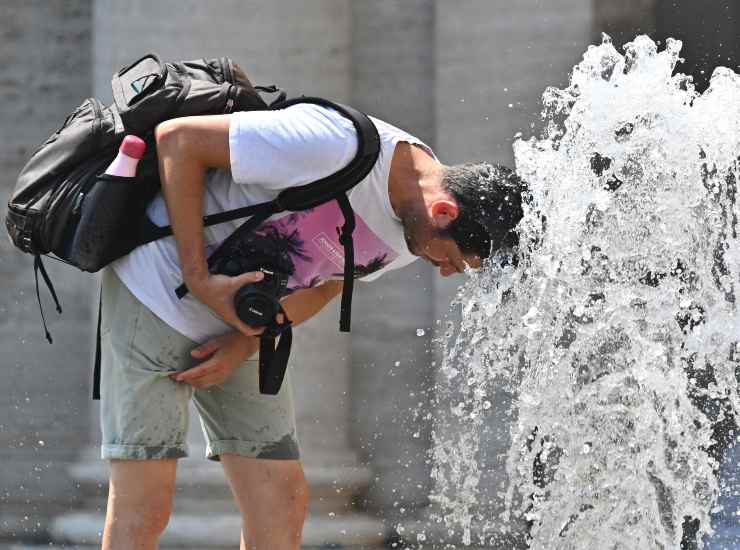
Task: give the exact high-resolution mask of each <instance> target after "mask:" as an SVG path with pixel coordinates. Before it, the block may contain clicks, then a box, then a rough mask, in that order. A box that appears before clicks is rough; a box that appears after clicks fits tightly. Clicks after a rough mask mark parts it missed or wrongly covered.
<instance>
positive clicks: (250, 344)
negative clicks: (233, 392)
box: [170, 332, 260, 388]
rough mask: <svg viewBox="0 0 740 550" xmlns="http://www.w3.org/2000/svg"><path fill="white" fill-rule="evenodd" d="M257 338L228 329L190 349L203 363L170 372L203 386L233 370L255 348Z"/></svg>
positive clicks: (183, 380)
mask: <svg viewBox="0 0 740 550" xmlns="http://www.w3.org/2000/svg"><path fill="white" fill-rule="evenodd" d="M259 346H260V344H259V338H256V337H254V336H244V335H243V334H241V333H239V332H229V333H227V334H223V335H221V336H217V337H216V338H213V339H212V340H209V341H208V342H206V343H205V344H203V345H201V346H198V347H197V348H195V349H193V350H192V351H191V352H190V354H191V355H192V356H193V357H195V358H196V359H204V361H203V363H201V364H200V365H198V366H197V367H193V368H191V369H188V370H186V371H183V372H180V373H177V374H173V375H171V376H170V378H172V379H173V380H176V381H178V382H184V383H186V384H190V385H191V386H193V387H195V388H207V387H209V386H214V385H218V384H222V383H223V382H225V381H226V380H227V379H228V378H229V377H230V376H231V374H232V373H233V372H234V370H235V369H236V368H237V367H239V365H241V364H242V363H243V362H244V361H245V360H246V359H247V358H249V357H250V356H252V355H253V354H254V353H255V352H256V351H257V350H258V349H259Z"/></svg>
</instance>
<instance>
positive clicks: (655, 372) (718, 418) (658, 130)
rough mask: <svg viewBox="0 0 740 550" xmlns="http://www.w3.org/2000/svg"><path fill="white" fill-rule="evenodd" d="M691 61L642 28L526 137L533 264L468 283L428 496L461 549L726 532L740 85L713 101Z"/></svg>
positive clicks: (603, 56) (503, 265)
mask: <svg viewBox="0 0 740 550" xmlns="http://www.w3.org/2000/svg"><path fill="white" fill-rule="evenodd" d="M680 50H681V42H680V41H678V40H672V39H669V40H667V41H666V43H665V46H664V48H663V49H660V48H659V47H658V45H656V43H654V42H653V41H652V40H650V39H649V38H648V37H646V36H639V37H637V38H636V39H635V40H634V42H632V43H630V44H627V45H626V46H625V53H624V55H622V54H620V53H619V52H618V51H617V50H616V49H615V48H614V47H613V45H612V43H611V41H610V40H609V38H608V37H606V36H605V37H604V40H603V42H602V44H601V45H599V46H591V47H589V49H588V51H586V53H585V54H584V56H583V60H582V61H581V62H580V63H579V64H578V65H577V66H576V67H575V68H574V70H573V73H572V76H571V80H570V85H569V86H568V87H567V88H565V89H555V88H548V89H547V90H546V91H545V93H544V95H543V104H544V111H543V117H544V120H545V123H546V125H545V130H544V132H543V135H542V136H541V137H540V138H539V139H536V138H530V139H521V138H520V139H518V140H517V141H516V142H515V144H514V153H515V158H516V169H517V173H518V174H519V175H520V176H521V177H522V178H523V179H524V180H525V181H527V182H528V184H529V188H530V192H531V201H530V202H529V204H528V205H526V210H525V216H524V218H523V220H522V222H521V224H520V226H519V233H520V240H521V244H520V249H519V251H518V265H516V267H515V266H514V265H512V263H511V262H510V261H506V259H505V257H503V256H497V257H496V258H493V259H492V260H491V261H489V263H488V265H487V266H486V268H485V269H484V270H482V271H480V272H479V273H477V274H473V275H471V277H470V278H469V280H468V281H467V283H466V285H465V286H464V287H463V288H462V290H461V291H460V294H459V296H458V298H457V301H456V302H457V304H458V306H459V307H461V308H462V310H463V315H462V318H463V320H464V321H463V324H462V327H461V328H460V331H459V334H458V335H457V337H456V338H454V339H453V340H452V341H451V342H450V343H449V344H448V345H447V347H446V349H445V354H444V360H443V365H442V367H441V372H442V375H443V378H444V380H445V382H444V383H443V384H441V391H442V393H443V394H444V392H445V391H447V392H449V393H450V395H453V394H454V395H455V396H457V397H456V398H455V399H453V403H452V405H451V407H449V410H447V411H446V413H445V414H442V415H441V416H440V423H439V425H438V426H437V427H436V429H435V432H434V448H433V450H432V458H433V460H434V471H433V474H434V477H435V480H436V490H435V493H434V495H432V499H433V501H434V502H435V503H436V504H437V506H438V508H439V510H440V512H439V514H438V517H437V519H438V521H440V522H443V523H444V524H445V525H446V526H447V528H449V529H450V532H453V531H454V532H457V533H459V534H460V535H461V537H462V542H463V543H464V544H481V545H485V544H488V543H489V542H490V541H491V540H493V539H495V537H496V536H497V535H498V534H501V533H504V532H506V531H507V530H511V529H514V528H515V527H517V526H518V527H520V528H521V526H522V525H523V526H524V527H523V528H524V530H525V531H526V536H527V538H528V544H529V546H530V547H531V548H543V549H544V548H547V549H554V548H558V549H561V548H562V549H566V548H568V549H570V548H572V549H582V548H610V549H634V548H665V549H668V548H678V547H679V545H680V544H681V541H682V539H683V542H684V544H694V545H695V546H694V547H701V546H700V545H701V538H702V537H703V536H704V535H706V534H708V533H710V532H711V527H710V513H711V512H712V509H713V507H714V506H715V505H716V501H717V496H718V492H719V484H718V483H719V482H718V477H717V471H718V468H719V463H720V461H721V459H722V455H723V451H724V449H725V448H726V447H728V446H730V445H733V444H734V443H735V441H736V437H737V436H736V425H737V417H738V411H740V399H739V393H738V379H739V378H740V343H739V341H740V310H739V309H738V303H737V299H738V296H737V294H738V291H740V239H739V238H738V215H739V214H740V206H738V181H739V180H738V178H739V177H740V76H738V75H737V74H735V73H734V72H732V71H731V70H729V69H726V68H717V69H716V70H715V71H714V73H713V76H712V79H711V84H710V87H709V89H707V91H706V92H704V93H703V94H698V93H697V92H696V91H695V89H694V87H693V84H692V81H691V78H690V77H687V76H685V75H682V74H680V73H676V72H675V68H676V65H677V63H679V61H680V58H679V53H680ZM497 387H498V388H505V389H507V390H509V391H511V392H512V394H513V396H514V399H513V404H512V412H513V414H514V416H515V417H516V421H515V422H514V423H513V425H512V428H511V447H510V450H509V452H508V455H507V457H506V469H507V472H508V476H509V480H508V487H507V488H506V489H505V490H504V491H503V492H502V493H501V494H500V498H501V499H503V500H505V502H506V507H505V512H504V513H503V514H501V515H496V516H490V515H489V514H488V513H487V507H486V506H484V505H483V503H481V502H480V496H481V495H480V491H479V481H480V479H481V476H482V475H483V473H484V472H482V468H481V465H480V464H479V452H480V449H479V440H480V437H481V433H482V431H483V430H485V429H486V422H487V421H488V418H487V411H489V410H490V408H491V403H490V397H489V396H490V394H491V393H492V391H493V389H494V388H497ZM488 416H490V415H488ZM450 426H453V427H452V428H451V427H450ZM689 547H691V546H689Z"/></svg>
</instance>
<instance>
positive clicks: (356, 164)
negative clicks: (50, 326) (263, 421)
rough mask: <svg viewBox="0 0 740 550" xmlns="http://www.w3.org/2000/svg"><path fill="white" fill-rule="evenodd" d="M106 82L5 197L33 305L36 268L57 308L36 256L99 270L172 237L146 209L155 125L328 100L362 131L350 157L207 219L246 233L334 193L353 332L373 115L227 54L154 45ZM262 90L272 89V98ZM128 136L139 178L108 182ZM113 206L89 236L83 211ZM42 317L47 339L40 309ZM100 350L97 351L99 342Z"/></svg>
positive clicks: (154, 186) (343, 325) (153, 186)
mask: <svg viewBox="0 0 740 550" xmlns="http://www.w3.org/2000/svg"><path fill="white" fill-rule="evenodd" d="M111 84H112V88H113V98H114V102H113V103H112V104H111V105H108V106H105V105H103V104H102V103H101V102H100V101H99V100H98V99H96V98H89V99H86V100H85V101H84V102H83V103H82V104H81V105H80V106H79V107H78V108H77V109H75V110H74V111H73V112H72V113H71V114H70V115H69V116H68V117H67V118H66V119H65V120H64V122H63V124H62V126H61V127H60V128H59V130H57V131H56V132H54V134H52V135H51V137H49V138H48V139H47V140H46V141H45V142H44V143H43V144H42V145H41V146H40V147H39V148H38V149H37V150H36V152H35V153H34V154H33V155H32V156H31V158H30V159H29V161H28V162H27V164H26V165H25V166H24V168H23V169H22V170H21V173H20V175H19V176H18V181H17V184H16V187H15V189H14V191H13V193H12V194H11V196H10V200H9V202H8V211H7V217H6V220H5V225H6V228H7V230H8V234H9V235H10V238H11V240H12V241H13V243H14V244H15V245H16V246H17V247H18V248H19V249H21V250H22V251H24V252H27V253H29V254H32V255H33V256H34V272H35V277H36V294H37V298H38V299H39V307H41V300H40V296H39V290H38V273H39V271H40V272H41V275H42V277H43V278H44V281H45V282H46V284H47V286H48V288H49V291H50V292H51V294H52V297H53V298H54V301H55V304H56V307H57V311H58V312H59V313H61V311H62V310H61V307H60V304H59V301H58V299H57V296H56V293H55V291H54V287H53V285H52V283H51V280H50V279H49V277H48V274H47V272H46V270H45V268H44V265H43V263H42V261H41V256H42V255H50V256H51V257H54V258H56V259H59V260H61V261H63V262H65V263H69V264H70V265H73V266H75V267H77V268H79V269H82V270H84V271H89V272H96V271H98V270H100V269H102V268H103V267H105V266H106V265H108V264H109V263H111V262H112V261H114V260H116V259H118V258H120V257H122V256H124V255H126V254H128V253H129V252H131V251H132V250H133V249H134V248H136V247H137V246H140V245H142V244H145V243H148V242H151V241H154V240H156V239H160V238H162V237H166V236H169V235H172V229H171V228H170V227H169V226H167V227H158V226H156V225H154V224H153V223H151V221H149V218H148V217H147V216H146V207H147V205H148V204H149V202H150V201H151V200H152V199H153V198H154V196H155V195H156V194H157V192H158V191H159V188H160V182H159V170H158V162H157V156H156V147H155V143H154V128H155V127H156V125H157V124H159V123H160V122H162V121H164V120H168V119H172V118H177V117H183V116H192V115H206V114H224V113H231V112H236V111H251V110H266V109H283V108H285V107H288V106H290V105H294V104H296V103H314V104H318V105H322V106H325V107H329V108H332V109H334V110H336V111H337V112H339V113H340V114H341V115H343V116H345V117H347V118H348V119H349V120H351V121H352V123H353V125H354V127H355V130H356V132H357V137H358V150H357V154H356V155H355V158H354V159H353V160H352V161H351V162H350V163H349V164H348V165H347V166H346V167H344V168H343V169H341V170H339V171H338V172H336V173H335V174H332V175H331V176H329V177H327V178H324V179H322V180H319V181H316V182H312V183H309V184H306V185H303V186H300V187H294V188H291V189H287V190H284V191H283V192H281V193H280V195H279V196H278V197H277V198H276V199H275V200H273V201H270V202H268V203H263V204H259V205H254V206H249V207H245V208H239V209H235V210H230V211H226V212H221V213H217V214H213V215H210V216H205V217H204V218H203V223H204V225H206V226H208V225H215V224H218V223H223V222H226V221H232V220H236V219H240V218H248V219H247V221H246V222H244V223H243V224H242V226H240V227H239V228H238V229H237V231H236V232H235V234H234V235H237V234H243V233H244V232H249V231H252V230H253V229H255V228H256V227H257V226H258V225H259V224H260V223H262V222H263V221H264V220H266V219H267V218H268V217H269V216H271V215H273V214H276V213H279V212H283V211H300V210H305V209H308V208H313V207H315V206H318V205H320V204H323V203H325V202H329V201H331V200H336V201H337V202H338V204H339V206H340V208H341V210H342V213H343V215H344V218H345V224H344V226H343V227H342V229H341V236H340V242H341V243H342V245H343V247H344V251H345V266H344V289H343V292H342V304H341V318H340V330H341V331H343V332H347V331H349V328H350V316H351V304H352V290H353V281H354V248H353V243H352V231H353V230H354V215H353V212H352V209H351V207H350V205H349V200H348V198H347V195H346V193H347V191H349V190H350V189H351V188H352V187H354V186H355V185H357V184H358V183H359V182H360V181H362V180H363V179H364V178H365V176H366V175H367V174H368V173H369V172H370V170H371V169H372V167H373V166H374V164H375V161H376V160H377V158H378V155H379V152H380V138H379V136H378V132H377V129H376V128H375V126H374V125H373V123H372V121H370V119H369V118H368V117H367V116H366V115H364V114H363V113H361V112H359V111H357V110H355V109H353V108H351V107H348V106H345V105H341V104H338V103H334V102H332V101H329V100H326V99H322V98H314V97H299V98H296V99H292V100H286V99H285V97H286V94H285V93H284V92H282V91H281V90H279V89H278V88H276V87H275V86H268V87H260V86H256V87H255V86H253V85H252V83H251V82H250V81H249V79H248V78H247V76H246V74H245V73H244V72H243V71H242V70H241V68H240V67H239V66H238V65H236V64H235V63H234V62H233V61H232V60H231V59H229V58H218V59H198V60H194V61H183V62H178V63H165V62H163V61H162V60H161V59H160V58H159V56H157V55H156V54H153V53H150V54H147V55H145V56H144V57H142V58H141V59H138V60H137V61H135V62H134V63H132V64H131V65H129V66H127V67H124V68H123V69H121V70H120V71H118V72H117V73H116V74H115V75H114V76H113V79H112V82H111ZM260 93H262V94H276V95H277V97H276V99H274V100H273V101H272V102H271V103H269V104H268V103H267V102H266V101H265V100H264V99H263V98H262V96H261V95H260ZM127 134H135V135H138V136H139V137H141V138H143V139H144V140H145V141H146V142H147V145H148V147H147V152H146V154H145V156H144V157H143V158H142V159H141V161H140V162H139V165H138V168H137V176H136V184H135V185H125V186H122V185H113V184H112V182H110V181H109V180H107V179H106V178H101V177H99V176H100V174H101V173H102V172H103V171H104V170H105V168H106V167H107V166H108V165H109V164H110V163H111V162H112V161H113V159H114V158H115V156H116V154H117V151H118V147H119V145H120V143H121V141H122V140H123V138H124V137H125V135H127ZM111 206H114V208H113V210H115V212H116V216H114V218H118V219H119V220H120V221H117V222H116V223H114V224H112V225H111V226H110V227H108V228H107V230H106V231H107V233H106V235H105V236H104V238H100V237H99V236H96V237H95V238H94V239H93V238H90V237H89V236H88V231H87V229H88V228H87V227H86V224H85V219H86V216H85V212H93V213H94V212H96V211H99V210H100V209H104V211H105V212H106V213H107V212H108V209H109V208H110V207H111ZM234 235H232V237H233V236H234ZM230 238H231V237H230ZM79 243H83V244H82V245H80V244H79ZM218 253H219V250H216V251H215V252H214V256H213V257H212V258H209V265H210V264H211V260H212V259H213V258H214V257H217V255H218ZM183 292H184V290H183V289H182V288H181V289H178V295H181V294H182V293H183ZM41 315H42V320H43V322H44V328H45V331H46V337H47V340H48V341H49V342H50V343H51V336H50V334H49V332H48V330H46V322H45V320H44V318H43V310H42V313H41ZM96 355H98V356H99V350H98V353H97V354H96ZM98 362H99V357H97V358H96V363H98Z"/></svg>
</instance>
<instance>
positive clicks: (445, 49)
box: [0, 0, 738, 541]
mask: <svg viewBox="0 0 740 550" xmlns="http://www.w3.org/2000/svg"><path fill="white" fill-rule="evenodd" d="M678 4H681V2H676V1H673V2H668V1H667V0H666V1H665V2H664V1H663V0H625V1H624V2H612V1H610V0H554V1H553V0H519V1H517V2H510V1H507V0H469V1H467V2H464V3H463V2H449V1H444V0H404V1H403V2H400V1H398V0H313V1H312V2H291V1H290V0H271V1H269V2H265V1H258V0H219V1H218V2H205V1H203V0H199V1H195V0H178V1H176V0H158V1H157V2H150V1H147V0H0V52H1V53H0V59H2V60H3V61H5V63H4V65H3V70H2V73H0V74H1V76H0V136H1V137H2V139H0V199H2V204H3V205H4V204H5V202H6V198H7V193H8V192H9V191H10V190H11V189H12V187H13V186H14V183H15V177H16V175H17V173H18V171H19V170H20V168H21V166H22V165H23V162H24V160H25V159H26V158H27V157H28V156H29V154H30V153H31V152H32V151H33V149H34V148H35V147H36V146H37V145H38V144H39V143H40V142H41V141H42V140H43V139H45V138H46V136H47V135H48V134H50V133H51V132H52V131H53V130H54V129H55V128H56V127H58V125H59V124H61V121H62V120H63V118H64V116H66V114H67V113H68V112H70V111H71V110H72V109H73V108H74V107H75V106H76V105H77V104H79V103H80V102H81V100H82V99H83V98H85V97H87V96H90V95H95V96H98V97H100V98H101V99H103V100H104V101H108V100H110V86H109V80H110V76H111V74H112V73H113V72H114V71H115V70H116V69H117V68H119V67H120V66H122V65H123V64H125V63H127V62H130V61H132V60H133V59H135V58H136V57H138V56H139V55H141V54H143V53H144V52H146V51H148V50H155V51H157V52H159V53H160V54H161V55H162V56H163V57H165V58H170V59H186V58H192V57H200V56H220V55H228V56H230V57H233V58H235V59H236V60H238V61H240V62H241V63H242V64H243V65H244V67H245V68H246V69H247V71H248V72H249V74H250V76H251V77H252V79H253V81H254V82H256V83H265V84H270V83H276V84H278V85H280V86H282V87H284V88H285V89H287V90H288V91H289V92H291V93H295V94H298V93H306V94H315V95H324V96H327V97H330V98H334V99H336V100H339V101H346V102H349V103H351V104H354V105H356V106H357V107H359V108H361V109H364V110H366V111H367V112H369V113H370V114H373V115H375V116H378V117H379V118H382V119H386V120H388V121H389V122H391V123H394V124H396V125H398V126H400V127H403V128H405V129H408V130H409V131H411V132H412V133H415V134H416V135H417V136H419V137H420V138H421V139H423V140H425V141H426V142H427V143H429V145H431V146H432V147H433V148H435V151H436V152H437V154H438V155H439V157H440V160H442V161H443V162H446V163H455V162H463V161H470V160H489V161H496V162H504V163H511V162H512V152H511V143H512V141H513V138H514V135H515V134H516V133H517V132H522V133H523V134H524V135H525V136H526V135H530V134H531V133H533V132H536V131H537V124H538V122H539V99H540V95H541V93H542V91H543V90H544V88H545V87H546V86H548V85H557V86H562V85H564V84H566V82H567V75H568V72H569V71H570V69H571V68H572V66H573V65H574V64H575V63H577V62H578V60H579V59H580V54H581V53H582V52H583V51H584V49H585V47H586V46H587V44H588V43H589V42H593V41H598V39H599V36H600V33H601V31H603V30H606V31H607V32H611V33H612V34H613V36H614V38H615V41H618V42H620V43H622V42H624V41H626V40H628V39H631V38H632V37H633V36H634V35H635V34H636V33H638V32H656V29H657V32H658V34H660V33H662V32H663V29H672V28H674V27H675V28H676V29H678V28H679V27H680V32H681V33H683V34H684V35H685V37H687V39H688V40H689V41H691V40H693V41H694V42H702V44H704V45H703V47H704V48H705V50H707V51H712V48H717V47H718V46H717V43H718V40H722V41H723V42H722V44H723V46H722V49H721V53H722V55H726V56H727V57H732V56H734V55H736V54H737V51H738V50H737V49H736V48H737V41H735V42H732V41H731V40H729V39H727V36H726V35H725V34H722V33H715V34H716V36H715V35H714V34H712V33H711V32H710V30H711V29H714V28H715V26H716V25H718V24H720V23H721V19H724V20H725V21H726V22H732V21H736V19H737V16H738V14H737V8H736V7H734V4H732V3H730V2H721V4H722V5H725V4H727V6H729V7H728V8H726V9H725V8H723V9H724V11H721V10H719V11H715V12H714V14H713V15H712V17H709V16H708V15H706V14H701V18H700V19H701V21H702V23H701V25H702V26H699V27H696V26H694V27H692V25H691V22H692V17H694V16H688V17H687V16H684V17H683V19H682V20H678V19H676V18H675V17H676V13H675V11H674V10H673V6H675V5H678ZM689 4H690V2H686V5H687V6H689ZM689 7H690V6H689ZM687 9H688V8H687ZM682 13H684V12H682ZM686 13H688V12H686ZM692 13H693V12H692ZM672 18H673V19H672ZM725 26H727V25H725ZM692 29H693V32H694V35H693V36H694V37H693V38H692V35H691V32H692ZM708 29H710V30H708ZM666 32H668V31H666ZM736 34H737V33H736V32H735V37H736ZM732 48H735V49H732ZM713 64H714V63H713ZM699 70H700V69H699ZM3 208H4V206H3ZM46 263H47V267H48V269H49V272H50V274H51V276H52V278H53V280H54V283H55V286H56V288H57V290H58V291H59V295H60V299H61V302H62V306H63V307H64V315H63V317H62V318H61V320H60V319H59V318H58V316H57V314H56V313H55V312H54V308H53V304H52V302H51V300H50V298H49V296H48V293H47V291H46V289H45V288H43V284H42V285H41V286H42V288H41V295H42V301H43V303H44V311H45V313H46V316H47V320H48V323H49V328H50V330H51V332H52V334H53V336H54V338H55V344H54V345H53V346H50V345H48V344H47V343H46V342H45V341H44V339H43V331H42V328H41V319H40V316H39V313H38V305H37V303H36V297H35V288H34V281H33V276H32V261H31V258H30V257H29V256H26V255H23V254H21V253H19V252H17V251H16V250H15V249H13V247H12V246H11V245H10V244H9V243H8V241H7V240H6V239H4V238H2V239H0V276H2V280H3V287H2V288H3V290H4V292H3V295H2V296H1V297H0V314H1V315H0V365H2V371H1V372H2V374H3V379H2V382H0V388H1V390H0V540H3V539H8V540H13V541H20V540H23V541H28V540H34V539H35V540H37V541H44V540H46V537H47V533H46V529H47V526H48V522H49V520H50V518H52V517H54V516H55V515H56V514H57V513H58V512H60V511H62V510H64V509H70V508H74V507H75V506H76V505H77V504H78V503H79V500H80V495H79V492H78V490H77V485H76V482H75V481H74V480H73V479H72V478H71V477H70V474H69V467H70V465H72V464H73V463H74V462H75V461H76V460H78V458H79V455H80V454H81V453H89V451H90V449H92V448H94V446H95V445H96V443H97V441H98V429H97V405H95V404H93V402H92V401H91V400H90V399H89V395H90V380H91V371H90V365H91V363H90V359H91V355H92V349H93V347H92V346H93V334H94V331H93V318H94V315H92V314H93V312H94V311H95V310H96V307H95V306H96V301H97V299H96V293H95V288H96V278H95V277H94V276H92V275H88V274H82V273H80V272H77V271H75V270H72V269H66V268H64V266H58V265H54V262H46ZM459 282H460V279H458V278H451V279H447V280H442V279H440V278H439V277H436V276H435V275H434V273H433V271H432V270H431V269H430V268H429V267H426V266H424V265H421V264H419V265H414V266H410V267H409V268H406V269H404V270H401V271H399V272H396V273H392V274H390V275H389V276H387V277H386V278H384V279H383V280H382V281H379V282H377V283H374V284H372V285H366V284H359V285H358V286H357V288H356V293H355V301H354V304H355V307H354V316H353V317H354V318H353V333H352V335H351V336H348V335H342V334H338V332H337V324H338V307H337V304H333V305H332V306H330V307H329V308H327V311H325V312H323V313H322V314H321V315H320V316H319V317H317V318H316V319H314V320H312V321H311V322H309V323H307V324H306V325H305V326H303V327H301V329H300V330H298V331H296V342H295V352H294V354H293V362H292V365H291V369H292V376H293V385H294V390H295V395H296V407H297V417H298V422H299V430H300V432H301V442H302V446H303V450H304V455H305V460H306V462H307V464H308V465H309V466H331V467H341V466H347V465H352V464H367V465H368V466H369V468H370V469H371V471H372V476H371V485H370V489H369V492H368V494H367V495H366V498H365V499H364V500H363V502H362V504H364V505H365V506H366V507H367V508H369V509H371V510H373V511H374V512H375V513H376V514H379V515H381V516H383V517H385V518H386V519H387V523H386V525H387V526H388V528H391V527H392V526H393V525H394V523H395V521H397V520H398V519H403V518H400V517H399V512H398V510H399V509H400V508H404V509H406V511H407V512H406V514H407V515H409V514H410V515H419V514H421V513H422V511H423V509H424V507H425V506H426V505H427V504H428V500H427V495H428V492H429V489H430V488H431V481H430V479H429V465H428V464H427V463H426V460H425V459H426V456H425V453H426V450H427V449H428V447H429V445H430V432H431V429H432V423H433V419H434V409H433V407H431V405H430V404H431V403H433V400H432V398H433V397H434V380H435V376H436V371H435V366H434V364H433V361H434V360H435V358H436V357H437V355H436V352H435V349H434V348H433V346H432V339H433V337H435V336H438V335H439V333H437V332H436V331H435V327H436V326H437V325H436V321H437V320H438V319H440V320H443V319H445V318H450V319H452V320H456V316H455V312H451V311H450V310H449V301H450V298H451V297H452V296H453V295H454V292H455V289H456V288H457V285H458V284H459ZM417 329H423V330H424V332H423V334H422V335H420V336H417ZM507 400H508V396H506V395H504V394H500V395H497V396H496V407H495V408H494V411H493V415H492V422H491V426H492V429H491V430H490V432H489V433H488V434H487V435H486V441H485V442H484V446H483V448H484V453H483V456H482V460H483V461H484V462H485V465H486V468H487V469H488V474H487V476H486V479H485V480H484V482H485V483H484V485H485V486H484V490H485V491H487V492H488V494H490V495H492V496H494V495H495V494H496V493H497V492H498V491H499V490H500V488H501V484H502V483H504V478H503V477H502V472H501V468H500V466H501V464H500V456H501V453H502V452H503V451H504V450H505V448H506V436H507V432H508V422H509V420H507V419H505V418H504V417H503V416H501V411H502V409H503V408H504V407H505V405H506V403H507ZM442 406H445V405H444V403H443V404H442ZM415 411H416V412H418V413H420V414H417V413H415ZM427 413H430V414H429V415H428V416H426V415H427ZM196 432H197V429H195V430H194V433H193V438H197V437H198V435H197V433H196ZM422 515H423V514H422Z"/></svg>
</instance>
